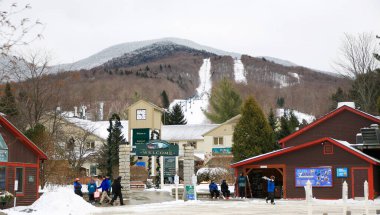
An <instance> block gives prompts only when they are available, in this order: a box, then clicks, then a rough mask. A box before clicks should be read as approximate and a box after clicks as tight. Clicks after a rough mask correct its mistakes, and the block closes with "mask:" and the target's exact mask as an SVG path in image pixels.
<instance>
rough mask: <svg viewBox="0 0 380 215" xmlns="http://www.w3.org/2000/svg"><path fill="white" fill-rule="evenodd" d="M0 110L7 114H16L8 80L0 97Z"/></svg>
mask: <svg viewBox="0 0 380 215" xmlns="http://www.w3.org/2000/svg"><path fill="white" fill-rule="evenodd" d="M0 112H2V113H4V114H6V115H8V116H16V115H18V110H17V106H16V100H15V97H14V96H13V94H12V90H11V85H10V84H9V82H7V83H6V84H5V90H4V96H3V97H1V99H0Z"/></svg>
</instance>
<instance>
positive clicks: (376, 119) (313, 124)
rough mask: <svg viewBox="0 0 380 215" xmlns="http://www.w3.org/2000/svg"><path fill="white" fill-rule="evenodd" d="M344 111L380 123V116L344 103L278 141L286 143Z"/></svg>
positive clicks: (282, 143)
mask: <svg viewBox="0 0 380 215" xmlns="http://www.w3.org/2000/svg"><path fill="white" fill-rule="evenodd" d="M344 111H350V112H352V113H354V114H357V115H359V116H362V117H364V118H367V119H369V120H372V121H373V122H374V123H380V119H379V118H377V117H375V116H373V115H371V114H368V113H366V112H363V111H360V110H357V109H355V108H351V107H349V106H346V105H344V106H342V107H340V108H337V109H335V110H333V111H331V112H330V113H328V114H326V115H324V116H323V117H321V118H319V119H317V120H316V121H314V122H312V123H310V124H309V125H307V126H305V127H303V128H301V129H300V130H298V131H296V132H294V133H292V134H290V135H288V136H286V137H284V138H282V139H281V140H279V141H278V143H280V144H281V145H284V143H285V142H287V141H288V140H290V139H293V138H294V137H296V136H298V135H300V134H302V133H304V132H306V131H308V130H309V129H311V128H313V127H315V126H316V125H318V124H320V123H322V122H324V121H326V120H328V119H330V118H333V117H334V116H336V115H338V114H340V113H342V112H344Z"/></svg>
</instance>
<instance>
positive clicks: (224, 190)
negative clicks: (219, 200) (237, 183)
mask: <svg viewBox="0 0 380 215" xmlns="http://www.w3.org/2000/svg"><path fill="white" fill-rule="evenodd" d="M220 189H221V190H222V194H223V197H224V198H226V199H229V198H230V190H229V189H228V184H227V182H226V180H223V181H222V184H221V185H220Z"/></svg>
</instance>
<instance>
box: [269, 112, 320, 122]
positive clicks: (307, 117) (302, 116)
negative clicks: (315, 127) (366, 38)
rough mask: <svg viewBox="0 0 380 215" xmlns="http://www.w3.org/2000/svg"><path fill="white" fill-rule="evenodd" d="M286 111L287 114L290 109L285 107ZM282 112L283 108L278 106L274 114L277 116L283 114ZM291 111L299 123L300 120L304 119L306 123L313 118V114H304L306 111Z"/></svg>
mask: <svg viewBox="0 0 380 215" xmlns="http://www.w3.org/2000/svg"><path fill="white" fill-rule="evenodd" d="M286 111H287V112H286V113H287V114H289V113H290V110H289V109H286ZM284 112H285V109H283V108H279V109H277V110H276V116H277V117H281V116H283V115H284ZM293 113H294V115H295V116H296V117H297V119H298V121H299V122H300V123H302V120H306V122H307V123H311V122H313V121H314V120H315V116H313V115H309V114H306V113H302V112H299V111H296V110H293Z"/></svg>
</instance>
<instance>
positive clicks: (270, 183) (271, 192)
mask: <svg viewBox="0 0 380 215" xmlns="http://www.w3.org/2000/svg"><path fill="white" fill-rule="evenodd" d="M267 191H268V197H267V198H266V200H265V201H266V202H267V203H268V200H270V203H271V204H272V205H274V204H275V203H274V176H273V175H272V176H271V177H270V179H269V180H268V184H267Z"/></svg>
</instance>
